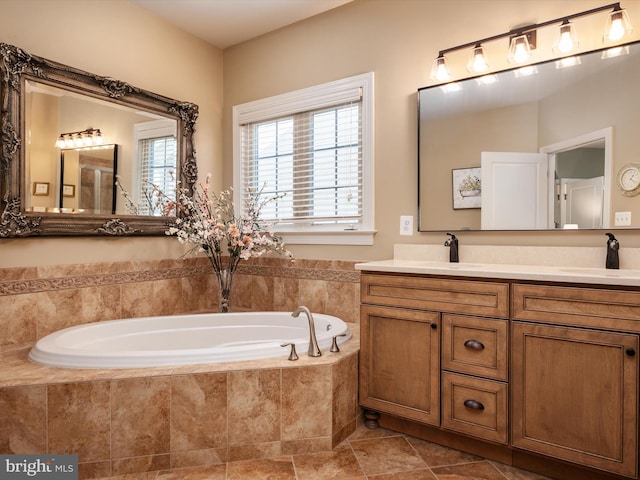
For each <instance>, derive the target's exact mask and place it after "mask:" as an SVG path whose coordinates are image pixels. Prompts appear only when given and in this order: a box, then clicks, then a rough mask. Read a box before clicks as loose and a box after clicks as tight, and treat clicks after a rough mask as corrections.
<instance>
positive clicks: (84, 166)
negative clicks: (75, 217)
mask: <svg viewBox="0 0 640 480" xmlns="http://www.w3.org/2000/svg"><path fill="white" fill-rule="evenodd" d="M117 148H118V146H117V145H105V146H102V147H94V148H90V149H71V150H63V151H62V153H61V154H60V180H59V185H60V189H59V194H58V197H59V202H58V204H59V205H60V211H62V212H84V213H104V214H112V213H116V201H117V200H116V188H115V186H116V185H115V179H116V175H117V171H118V154H117V152H118V150H117Z"/></svg>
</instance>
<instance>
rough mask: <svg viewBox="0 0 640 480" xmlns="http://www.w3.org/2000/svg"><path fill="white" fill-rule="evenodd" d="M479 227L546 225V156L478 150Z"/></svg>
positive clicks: (515, 227)
mask: <svg viewBox="0 0 640 480" xmlns="http://www.w3.org/2000/svg"><path fill="white" fill-rule="evenodd" d="M480 158H481V167H482V170H481V176H482V201H481V203H482V210H481V213H480V217H481V228H482V229H483V230H534V229H546V228H548V226H547V218H548V214H547V204H548V194H547V155H546V154H544V153H520V152H482V153H481V157H480Z"/></svg>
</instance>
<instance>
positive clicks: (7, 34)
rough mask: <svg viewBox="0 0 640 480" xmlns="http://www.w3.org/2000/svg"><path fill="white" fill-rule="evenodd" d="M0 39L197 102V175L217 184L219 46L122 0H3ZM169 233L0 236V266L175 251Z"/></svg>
mask: <svg viewBox="0 0 640 480" xmlns="http://www.w3.org/2000/svg"><path fill="white" fill-rule="evenodd" d="M0 42H3V43H8V44H11V45H15V46H17V47H20V48H23V49H24V50H26V51H27V52H29V53H32V54H34V55H39V56H42V57H45V58H49V59H51V60H55V61H57V62H60V63H63V64H66V65H71V66H74V67H76V68H80V69H82V70H86V71H88V72H91V73H95V74H98V75H103V76H109V77H112V78H116V79H118V80H122V81H125V82H128V83H130V84H132V85H134V86H136V87H139V88H142V89H145V90H149V91H152V92H157V93H159V94H162V95H165V96H167V97H171V98H175V99H177V100H181V101H188V102H193V103H195V104H197V105H198V106H199V107H200V115H199V117H198V121H197V124H196V132H195V137H194V138H195V150H196V156H197V160H198V165H199V172H200V174H201V175H202V176H204V175H206V174H207V173H211V174H212V175H213V182H214V187H216V188H221V186H222V178H221V176H222V130H221V114H222V52H221V51H220V49H218V48H215V47H212V46H211V45H209V44H207V43H206V42H204V41H202V40H199V39H196V38H195V37H193V36H191V35H188V34H186V33H184V32H182V31H180V30H178V29H177V28H175V27H172V26H170V25H168V24H167V23H166V22H164V21H162V20H159V19H158V18H157V17H155V16H153V15H151V14H149V13H147V12H146V11H145V10H143V9H141V8H139V7H137V6H135V5H133V4H131V3H129V2H128V1H126V0H0ZM180 253H181V249H180V248H179V246H178V242H177V241H176V240H175V239H173V238H164V237H159V238H131V239H123V238H64V239H56V238H42V239H39V238H29V239H0V267H21V266H34V265H52V264H75V263H93V262H105V261H127V260H154V259H163V258H176V257H177V256H179V255H180Z"/></svg>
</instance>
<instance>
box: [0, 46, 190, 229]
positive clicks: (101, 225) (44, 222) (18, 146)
mask: <svg viewBox="0 0 640 480" xmlns="http://www.w3.org/2000/svg"><path fill="white" fill-rule="evenodd" d="M0 75H1V78H0V95H1V97H0V98H1V99H2V104H1V108H2V109H1V110H0V115H1V116H0V128H1V130H0V135H1V137H0V142H1V143H0V145H1V147H2V148H1V150H0V212H1V216H0V237H31V236H92V235H103V236H131V235H163V234H164V232H165V230H166V228H167V224H168V223H169V222H170V220H171V219H169V218H167V217H160V216H136V215H126V214H125V215H119V214H117V215H109V214H83V213H59V212H56V213H49V212H31V211H26V209H25V205H26V203H25V199H26V195H27V194H28V193H29V190H28V189H29V185H28V182H27V180H26V179H27V172H26V162H25V146H26V145H27V141H28V136H27V132H26V127H25V108H26V107H25V103H26V100H25V98H26V97H25V92H26V82H27V81H37V82H38V83H40V84H44V85H49V86H52V87H57V88H60V89H63V90H67V91H70V92H73V93H75V94H80V95H84V96H87V97H90V98H93V99H99V100H103V101H106V102H109V103H112V104H117V105H121V106H125V107H129V108H133V109H136V110H139V111H143V112H148V113H150V114H157V115H160V116H163V117H166V118H170V119H175V120H176V122H177V152H178V158H177V168H176V176H177V180H178V181H179V182H180V186H181V187H182V188H187V189H188V190H189V191H191V190H192V188H193V185H194V184H195V182H196V180H197V176H198V169H197V164H196V159H195V151H194V145H193V133H194V128H195V123H196V119H197V118H198V106H197V105H195V104H193V103H188V102H180V101H177V100H173V99H171V98H168V97H165V96H162V95H159V94H156V93H152V92H148V91H145V90H143V89H140V88H136V87H134V86H132V85H129V84H127V83H125V82H122V81H118V80H114V79H112V78H109V77H102V76H99V75H94V74H91V73H88V72H85V71H82V70H78V69H76V68H73V67H69V66H66V65H62V64H60V63H57V62H54V61H51V60H47V59H45V58H41V57H37V56H35V55H31V54H29V53H27V52H25V51H24V50H22V49H20V48H18V47H15V46H12V45H7V44H4V43H0Z"/></svg>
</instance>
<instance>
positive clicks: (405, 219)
mask: <svg viewBox="0 0 640 480" xmlns="http://www.w3.org/2000/svg"><path fill="white" fill-rule="evenodd" d="M400 235H413V216H411V215H402V216H400Z"/></svg>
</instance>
